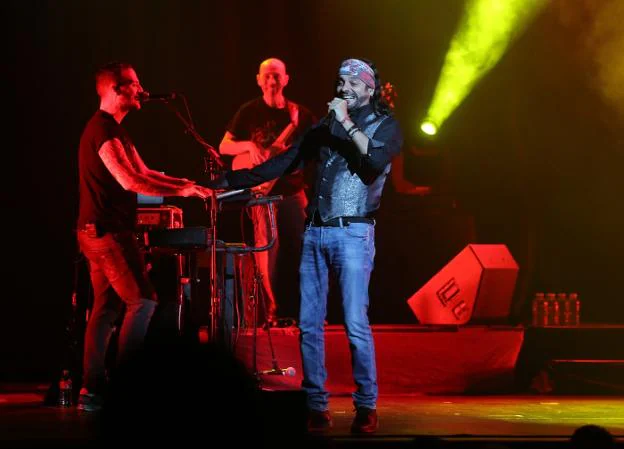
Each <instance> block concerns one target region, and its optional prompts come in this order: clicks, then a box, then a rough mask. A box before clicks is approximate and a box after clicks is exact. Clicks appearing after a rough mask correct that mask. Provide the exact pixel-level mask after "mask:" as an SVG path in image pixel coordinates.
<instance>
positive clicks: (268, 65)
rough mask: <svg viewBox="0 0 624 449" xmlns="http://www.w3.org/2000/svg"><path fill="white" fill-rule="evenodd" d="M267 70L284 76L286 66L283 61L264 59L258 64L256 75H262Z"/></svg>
mask: <svg viewBox="0 0 624 449" xmlns="http://www.w3.org/2000/svg"><path fill="white" fill-rule="evenodd" d="M267 70H271V71H276V72H282V73H284V74H286V64H284V61H282V60H281V59H277V58H269V59H265V60H264V61H262V62H261V63H260V67H259V69H258V73H259V74H262V72H263V71H265V72H266V71H267Z"/></svg>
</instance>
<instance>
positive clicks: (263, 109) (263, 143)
mask: <svg viewBox="0 0 624 449" xmlns="http://www.w3.org/2000/svg"><path fill="white" fill-rule="evenodd" d="M289 103H292V102H289ZM298 106H299V125H298V126H297V130H296V131H295V133H294V134H293V136H292V137H291V139H290V142H292V141H294V140H295V139H297V137H299V136H300V135H302V134H303V133H304V132H305V130H306V129H308V128H309V127H310V126H311V125H312V124H313V123H314V121H315V118H314V116H313V114H312V113H311V112H310V110H309V109H307V108H306V107H304V106H301V105H298ZM289 123H290V113H289V112H288V107H287V106H286V107H284V108H282V109H278V108H272V107H269V106H268V105H267V104H266V103H265V102H264V100H263V99H262V97H258V98H256V99H254V100H251V101H249V102H247V103H245V104H244V105H242V106H241V107H240V108H239V110H238V111H237V112H236V114H235V115H234V117H233V118H232V120H231V121H230V124H229V125H228V128H227V130H228V131H229V132H230V133H231V134H232V135H233V136H234V139H235V140H251V141H252V142H254V143H255V144H256V145H258V146H260V147H262V148H268V147H269V146H270V145H271V144H272V143H273V142H274V141H275V139H277V137H279V135H280V134H281V133H282V131H283V130H284V129H285V128H286V127H287V126H288V124H289ZM243 157H246V156H243ZM304 187H305V185H304V176H303V172H302V171H301V170H298V171H296V172H294V173H292V174H289V175H287V176H283V177H282V178H280V179H279V180H277V182H276V183H275V185H274V186H273V188H272V189H271V192H270V193H271V194H273V195H284V196H288V195H292V194H294V193H297V192H299V191H300V190H301V189H303V188H304Z"/></svg>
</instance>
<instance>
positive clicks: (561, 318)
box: [557, 293, 568, 326]
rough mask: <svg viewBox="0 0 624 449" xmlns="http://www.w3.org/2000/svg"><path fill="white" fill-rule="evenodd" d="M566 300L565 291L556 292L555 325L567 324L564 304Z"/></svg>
mask: <svg viewBox="0 0 624 449" xmlns="http://www.w3.org/2000/svg"><path fill="white" fill-rule="evenodd" d="M567 302H568V295H566V294H565V293H557V325H558V326H567V325H566V324H565V306H566V303H567Z"/></svg>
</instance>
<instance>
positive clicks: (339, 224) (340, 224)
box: [307, 214, 375, 228]
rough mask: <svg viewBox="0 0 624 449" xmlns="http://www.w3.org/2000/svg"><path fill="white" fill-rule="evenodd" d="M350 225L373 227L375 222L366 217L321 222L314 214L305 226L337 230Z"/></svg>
mask: <svg viewBox="0 0 624 449" xmlns="http://www.w3.org/2000/svg"><path fill="white" fill-rule="evenodd" d="M351 223H367V224H373V225H374V224H375V220H374V219H373V218H368V217H336V218H332V219H331V220H327V221H323V220H321V217H319V216H318V214H314V217H313V219H312V220H308V221H307V224H308V225H312V226H328V227H337V228H341V227H344V226H349V225H350V224H351Z"/></svg>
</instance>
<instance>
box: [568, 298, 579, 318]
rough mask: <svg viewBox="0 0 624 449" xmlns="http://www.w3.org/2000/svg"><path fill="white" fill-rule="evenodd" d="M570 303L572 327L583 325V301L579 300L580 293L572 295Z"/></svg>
mask: <svg viewBox="0 0 624 449" xmlns="http://www.w3.org/2000/svg"><path fill="white" fill-rule="evenodd" d="M568 301H570V305H571V308H572V310H571V315H570V318H571V321H570V325H572V326H578V325H580V324H581V300H580V299H579V295H578V293H570V295H569V296H568Z"/></svg>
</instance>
